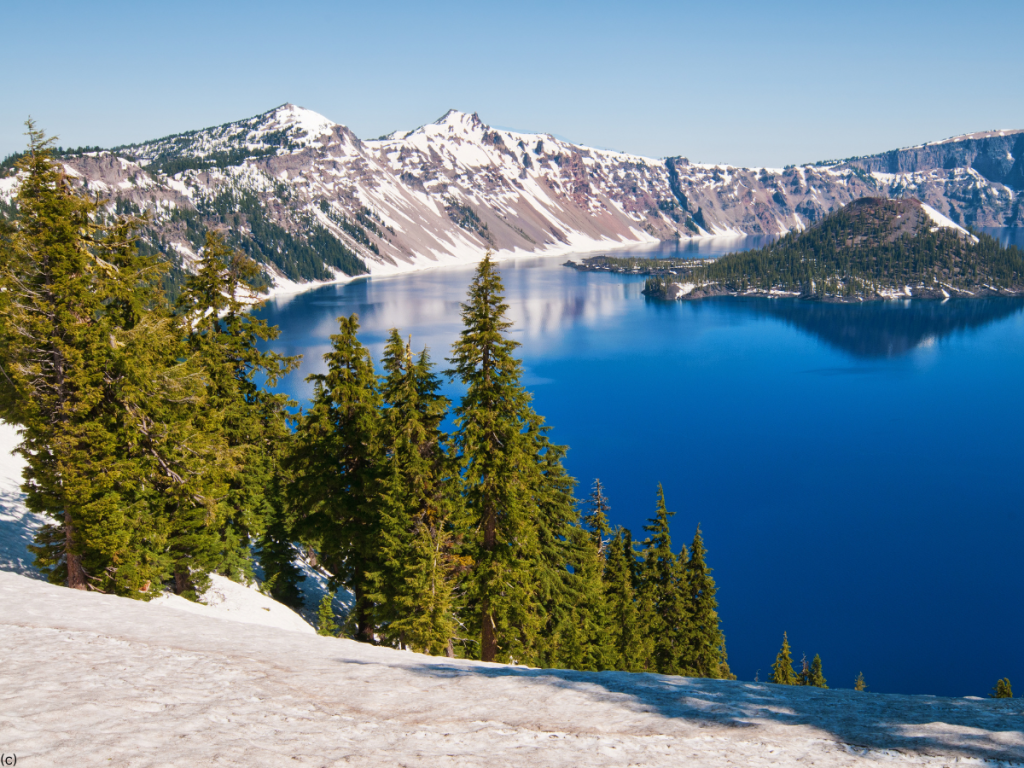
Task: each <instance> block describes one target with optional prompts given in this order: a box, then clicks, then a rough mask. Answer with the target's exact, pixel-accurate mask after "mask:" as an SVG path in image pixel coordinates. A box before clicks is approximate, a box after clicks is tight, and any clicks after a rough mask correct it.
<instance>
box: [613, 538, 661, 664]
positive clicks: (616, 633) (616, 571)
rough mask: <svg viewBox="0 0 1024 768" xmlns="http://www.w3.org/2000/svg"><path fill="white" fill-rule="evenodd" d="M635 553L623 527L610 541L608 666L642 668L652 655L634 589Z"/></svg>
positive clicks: (651, 648)
mask: <svg viewBox="0 0 1024 768" xmlns="http://www.w3.org/2000/svg"><path fill="white" fill-rule="evenodd" d="M635 560H636V554H635V553H634V552H633V546H632V542H631V540H630V539H629V537H628V536H627V535H626V532H625V531H624V530H623V529H621V528H620V529H619V530H617V531H616V532H615V536H614V537H613V538H612V540H611V542H609V544H608V560H607V564H606V566H605V583H604V591H605V599H606V601H607V609H606V611H607V617H608V619H607V626H608V645H609V649H610V653H609V661H608V668H609V669H621V670H624V671H626V672H641V671H643V670H644V669H646V668H648V667H646V666H645V664H644V661H645V658H647V657H651V656H653V652H654V649H653V643H651V641H650V638H649V637H647V636H645V635H644V634H643V629H644V626H643V625H642V624H641V622H640V615H639V610H638V608H637V604H636V597H635V595H636V593H635V591H634V589H633V580H634V576H633V571H634V562H635Z"/></svg>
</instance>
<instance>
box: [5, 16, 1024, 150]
mask: <svg viewBox="0 0 1024 768" xmlns="http://www.w3.org/2000/svg"><path fill="white" fill-rule="evenodd" d="M2 18H3V28H4V31H5V34H4V36H3V37H4V41H3V44H2V46H0V66H2V69H3V72H4V77H3V84H2V85H0V105H2V108H0V156H5V155H7V154H8V153H10V152H13V151H17V150H19V149H21V148H22V147H23V146H24V137H23V135H22V133H23V130H24V129H23V125H22V123H23V122H24V119H25V118H26V116H28V115H32V116H33V117H34V118H36V120H37V121H38V122H39V124H40V125H41V126H42V127H43V128H44V129H45V130H46V131H48V132H49V133H56V134H58V135H59V136H60V140H61V144H63V145H65V146H79V145H93V144H99V145H102V146H112V145H116V144H120V143H127V142H133V141H141V140H144V139H150V138H156V137H158V136H163V135H167V134H170V133H176V132H179V131H184V130H188V129H193V128H202V127H206V126H210V125H217V124H219V123H223V122H228V121H231V120H235V119H239V118H243V117H248V116H251V115H254V114H257V113H260V112H263V111H266V110H267V109H270V108H272V107H274V106H277V105H278V104H281V103H284V102H286V101H291V102H294V103H296V104H300V105H302V106H304V107H308V108H309V109H313V110H315V111H317V112H320V113H322V114H324V115H326V116H327V117H329V118H331V119H332V120H335V121H337V122H340V123H344V124H346V125H348V126H349V127H350V128H352V130H353V131H355V133H356V134H357V135H359V136H361V137H363V138H373V137H376V136H378V135H381V134H383V133H387V132H390V131H392V130H395V129H399V128H415V127H416V126H418V125H421V124H423V123H426V122H430V121H432V120H434V119H436V118H437V117H439V116H440V115H441V114H443V113H444V112H445V111H446V110H447V109H448V108H449V107H454V108H457V109H461V110H464V111H467V112H474V111H475V112H478V113H479V114H480V116H481V118H482V119H483V120H484V121H485V122H487V123H490V124H492V125H496V126H501V127H507V128H517V129H521V130H531V131H543V132H550V133H555V134H558V135H560V136H564V137H566V138H569V139H571V140H572V141H575V142H578V143H582V144H589V145H592V146H600V147H607V148H611V149H621V150H626V151H630V152H636V153H640V154H645V155H650V156H655V157H661V156H665V155H685V156H687V157H689V158H690V159H692V160H702V161H706V162H729V163H735V164H744V165H764V164H767V165H783V164H787V163H799V162H805V161H813V160H819V159H825V158H831V157H846V156H849V155H854V154H865V153H870V152H877V151H882V150H886V149H892V148H895V147H900V146H906V145H909V144H916V143H919V142H922V141H928V140H934V139H942V138H946V137H948V136H952V135H955V134H959V133H965V132H970V131H977V130H987V129H991V128H1024V64H1022V59H1021V56H1020V44H1019V40H1018V38H1019V35H1020V31H1021V30H1022V29H1024V2H1021V0H975V2H972V3H964V2H962V1H958V2H951V1H948V0H932V1H931V2H902V1H901V0H886V1H885V2H877V1H876V0H854V1H852V2H851V1H848V2H844V3H832V2H825V3H822V2H802V1H794V0H782V1H780V2H774V3H767V2H763V0H761V1H754V2H746V1H742V2H724V1H718V2H716V1H715V0H705V2H701V3H689V2H651V1H648V2H643V0H640V1H639V2H632V3H625V2H619V3H611V2H605V1H603V0H590V1H589V2H557V1H556V2H545V3H538V2H533V1H532V0H527V1H526V2H519V3H514V4H513V3H487V2H472V3H471V2H436V3H429V2H422V1H421V2H409V1H408V0H393V2H390V3H366V2H362V3H359V4H354V3H345V2H319V1H317V0H297V1H293V2H288V3H285V2H274V3H267V2H261V1H260V0H255V1H252V2H246V3H241V2H202V3H200V2H193V1H192V0H185V1H184V2H175V3H149V2H142V3H140V2H132V3H128V2H104V1H103V0H98V1H97V2H92V3H83V2H47V1H46V0H34V2H25V1H24V0H6V2H5V3H4V10H3V13H2Z"/></svg>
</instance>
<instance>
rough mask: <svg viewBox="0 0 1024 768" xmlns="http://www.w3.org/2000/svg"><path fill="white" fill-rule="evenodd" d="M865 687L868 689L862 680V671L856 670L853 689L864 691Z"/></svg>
mask: <svg viewBox="0 0 1024 768" xmlns="http://www.w3.org/2000/svg"><path fill="white" fill-rule="evenodd" d="M867 689H868V684H867V683H866V682H864V673H863V672H858V673H857V679H856V680H855V681H854V683H853V690H855V691H866V690H867Z"/></svg>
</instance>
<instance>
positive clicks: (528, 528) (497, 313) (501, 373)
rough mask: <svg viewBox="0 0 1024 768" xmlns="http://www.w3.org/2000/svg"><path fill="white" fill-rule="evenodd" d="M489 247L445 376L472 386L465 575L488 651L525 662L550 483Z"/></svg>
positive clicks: (534, 623) (460, 416)
mask: <svg viewBox="0 0 1024 768" xmlns="http://www.w3.org/2000/svg"><path fill="white" fill-rule="evenodd" d="M503 298H504V297H503V288H502V285H501V279H500V278H499V276H498V274H497V272H496V271H495V268H494V263H493V262H492V261H491V259H490V255H489V254H488V255H487V256H485V257H484V259H483V261H481V262H480V264H479V266H478V267H477V271H476V275H475V276H474V278H473V281H472V283H471V285H470V289H469V297H468V301H467V302H466V303H465V304H463V305H462V320H463V330H462V332H461V334H460V336H459V339H458V340H457V341H456V342H455V344H454V345H453V347H452V356H451V357H450V358H449V364H450V365H451V368H450V369H449V370H448V371H446V375H448V376H449V377H451V378H458V379H459V380H460V381H461V382H462V383H463V384H464V385H465V387H466V394H465V396H464V397H463V399H462V403H461V404H460V406H459V407H458V408H457V409H456V410H455V412H454V415H455V427H456V431H455V435H454V443H455V447H456V451H457V456H458V458H459V461H460V471H461V474H462V476H463V478H464V482H465V488H466V491H465V497H466V505H467V508H468V511H469V513H470V516H471V520H472V527H473V529H474V530H476V531H477V532H478V534H477V541H476V542H475V545H474V547H473V550H474V551H473V559H474V561H475V566H474V569H473V571H472V574H471V575H470V577H469V579H468V581H467V587H468V590H469V597H470V599H471V601H472V607H473V608H475V611H476V614H477V617H478V622H479V624H478V625H479V627H480V658H481V659H482V660H484V661H495V660H497V659H499V658H501V659H506V660H516V661H525V660H527V659H528V658H529V657H530V655H531V654H532V653H533V650H532V649H533V648H534V646H535V643H536V637H537V633H538V632H539V631H540V624H541V616H540V606H539V605H538V602H537V596H536V588H535V586H536V585H535V575H534V572H533V571H534V565H535V564H536V562H537V558H538V543H537V525H536V518H537V514H538V511H537V507H536V503H535V495H534V494H535V492H536V491H537V489H538V487H539V486H540V485H541V483H542V479H543V478H542V477H541V472H540V467H539V466H538V463H537V451H536V445H535V443H534V441H533V439H532V438H531V436H530V435H529V434H528V430H529V428H530V427H531V425H534V424H536V421H537V418H536V415H535V414H534V412H533V409H532V407H531V405H530V399H531V398H530V395H529V394H528V393H527V392H526V391H525V390H524V389H523V387H522V385H521V383H520V377H521V376H522V365H521V363H520V362H519V360H517V359H516V358H515V356H514V354H513V352H514V351H515V349H516V348H517V347H518V346H519V345H518V344H517V343H516V342H514V341H512V340H510V339H508V338H506V336H505V333H506V332H507V331H508V329H509V327H510V326H511V322H509V321H508V320H506V319H505V312H506V310H507V309H508V307H507V305H506V304H505V303H504V302H503Z"/></svg>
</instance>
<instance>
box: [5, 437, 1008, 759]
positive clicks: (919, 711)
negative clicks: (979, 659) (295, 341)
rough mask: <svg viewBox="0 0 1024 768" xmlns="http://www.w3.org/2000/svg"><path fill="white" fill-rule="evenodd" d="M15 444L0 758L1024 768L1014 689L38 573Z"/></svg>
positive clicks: (222, 589) (222, 586) (255, 594)
mask: <svg viewBox="0 0 1024 768" xmlns="http://www.w3.org/2000/svg"><path fill="white" fill-rule="evenodd" d="M16 443H17V433H16V431H15V430H14V429H13V428H12V427H11V426H9V425H6V424H2V423H0V752H3V753H5V754H10V753H14V754H16V755H18V757H19V760H20V761H22V763H23V764H24V765H26V766H35V765H40V766H48V765H61V764H68V763H70V764H74V765H76V766H83V767H84V768H89V767H90V766H132V767H133V768H145V767H149V766H153V767H154V768H155V767H156V766H169V765H189V766H207V765H217V766H236V765H237V766H247V767H248V766H255V767H259V766H268V767H269V766H275V767H276V766H280V765H282V764H285V763H287V764H289V765H297V766H302V765H308V766H331V765H346V766H378V765H399V764H400V765H403V766H415V767H418V766H423V767H424V768H427V767H428V766H429V767H431V768H432V767H433V766H482V765H486V766H521V765H530V766H559V767H561V766H566V767H567V768H568V767H569V766H573V767H579V768H590V767H591V766H620V765H636V766H678V765H680V764H685V765H687V766H693V767H694V768H703V767H704V766H735V765H743V766H752V767H755V768H756V767H757V766H796V765H810V764H814V765H828V766H858V767H860V766H865V767H866V766H876V765H877V766H880V765H892V764H897V765H908V766H909V765H922V766H946V765H950V764H951V763H953V762H955V763H957V764H958V765H1002V766H1009V765H1024V700H1021V699H1009V700H1007V699H1002V700H984V699H976V698H970V699H943V698H937V697H932V696H896V695H883V694H872V693H854V692H853V691H848V690H829V691H823V690H819V689H807V688H799V687H788V686H776V685H768V684H764V683H746V682H734V681H718V680H691V679H687V678H680V677H669V676H663V675H653V674H629V673H624V672H605V673H582V672H570V671H564V670H538V669H528V668H524V667H514V666H507V665H501V664H485V663H482V662H474V661H467V660H452V659H445V658H439V657H430V656H422V655H420V654H414V653H408V652H403V651H396V650H391V649H386V648H376V647H373V646H368V645H365V644H362V643H356V642H353V641H350V640H340V639H335V638H326V637H319V636H317V635H316V634H315V633H314V632H313V630H312V628H311V627H310V625H309V624H306V623H305V622H304V621H303V620H302V618H301V617H300V616H299V615H298V614H296V613H294V612H293V611H291V610H290V609H288V608H286V607H285V606H283V605H280V604H279V603H276V602H275V601H273V600H271V599H270V598H269V597H266V596H264V595H262V594H261V593H259V591H258V590H256V589H255V588H254V587H245V586H242V585H240V584H235V583H233V582H231V581H228V580H227V579H223V578H221V577H219V576H213V577H211V578H212V582H213V585H212V587H211V589H210V590H209V591H208V592H207V593H206V595H205V596H204V599H205V601H206V603H207V605H199V604H196V603H190V602H188V601H186V600H184V599H182V598H179V597H175V596H172V595H165V596H162V597H159V598H157V599H155V600H153V601H151V602H149V603H143V602H139V601H134V600H129V599H126V598H119V597H113V596H109V595H101V594H98V593H93V592H81V591H75V590H69V589H65V588H63V587H57V586H53V585H51V584H47V583H44V582H42V581H40V580H38V576H37V575H36V574H35V572H34V571H33V570H32V568H31V564H30V562H31V556H30V555H29V554H28V553H27V552H26V551H25V549H24V546H25V544H27V543H28V542H29V541H30V539H31V533H32V529H33V528H34V527H35V526H36V525H39V524H40V523H41V519H40V518H38V516H35V515H32V514H31V513H29V512H27V511H26V510H25V509H24V505H23V499H22V496H21V494H20V490H19V489H18V484H19V483H20V474H21V470H22V466H23V462H22V460H21V459H20V458H18V457H13V456H10V454H9V451H10V450H11V449H12V448H13V447H14V445H15V444H16ZM311 576H312V578H311V579H310V580H307V582H305V583H304V585H303V586H304V588H306V590H307V591H308V592H310V593H311V594H309V595H307V598H308V599H309V598H312V599H313V600H314V601H317V602H318V601H319V593H320V592H322V591H323V589H324V586H325V585H324V584H323V583H322V582H323V578H322V574H311ZM313 593H316V594H313ZM340 598H341V599H342V600H343V599H344V596H340ZM309 610H310V605H309V604H308V603H307V606H306V609H305V611H304V612H309Z"/></svg>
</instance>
